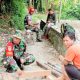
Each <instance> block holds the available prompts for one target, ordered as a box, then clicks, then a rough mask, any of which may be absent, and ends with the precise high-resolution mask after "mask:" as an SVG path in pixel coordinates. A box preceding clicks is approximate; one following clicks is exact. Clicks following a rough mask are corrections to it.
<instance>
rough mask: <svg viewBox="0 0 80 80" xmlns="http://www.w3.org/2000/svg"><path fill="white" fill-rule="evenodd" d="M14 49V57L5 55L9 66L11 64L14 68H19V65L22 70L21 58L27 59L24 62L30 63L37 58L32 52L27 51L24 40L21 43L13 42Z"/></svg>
mask: <svg viewBox="0 0 80 80" xmlns="http://www.w3.org/2000/svg"><path fill="white" fill-rule="evenodd" d="M12 40H13V39H12V38H10V42H12ZM13 51H14V55H13V57H5V58H4V61H6V62H7V67H8V66H9V65H10V67H11V68H12V70H17V69H18V67H19V68H20V69H21V70H22V66H21V65H22V63H21V61H20V59H24V60H25V63H24V64H30V63H32V62H34V61H35V58H34V56H33V55H32V54H28V53H26V45H25V43H24V42H23V40H21V42H20V44H19V45H15V44H13ZM16 63H17V64H16ZM17 65H18V66H17Z"/></svg>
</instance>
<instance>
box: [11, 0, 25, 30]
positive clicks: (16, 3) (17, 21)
mask: <svg viewBox="0 0 80 80" xmlns="http://www.w3.org/2000/svg"><path fill="white" fill-rule="evenodd" d="M11 7H12V12H11V13H12V17H11V23H12V25H13V26H14V27H15V28H17V29H24V17H25V13H26V7H25V4H24V1H23V0H12V1H11Z"/></svg>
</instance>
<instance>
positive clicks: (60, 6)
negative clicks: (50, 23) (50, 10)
mask: <svg viewBox="0 0 80 80" xmlns="http://www.w3.org/2000/svg"><path fill="white" fill-rule="evenodd" d="M59 8H60V9H59V19H58V22H60V19H61V13H62V0H59Z"/></svg>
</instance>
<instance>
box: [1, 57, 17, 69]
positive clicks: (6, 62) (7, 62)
mask: <svg viewBox="0 0 80 80" xmlns="http://www.w3.org/2000/svg"><path fill="white" fill-rule="evenodd" d="M3 65H4V67H5V68H8V66H10V67H11V69H12V70H17V69H18V66H17V64H16V61H15V60H14V59H13V57H5V58H4V60H3Z"/></svg>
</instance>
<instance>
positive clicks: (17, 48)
mask: <svg viewBox="0 0 80 80" xmlns="http://www.w3.org/2000/svg"><path fill="white" fill-rule="evenodd" d="M10 41H11V42H12V38H11V39H10ZM13 51H14V56H15V57H16V58H20V57H21V56H23V54H24V52H25V51H26V44H25V42H24V41H23V40H21V42H20V43H19V45H15V44H13Z"/></svg>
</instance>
